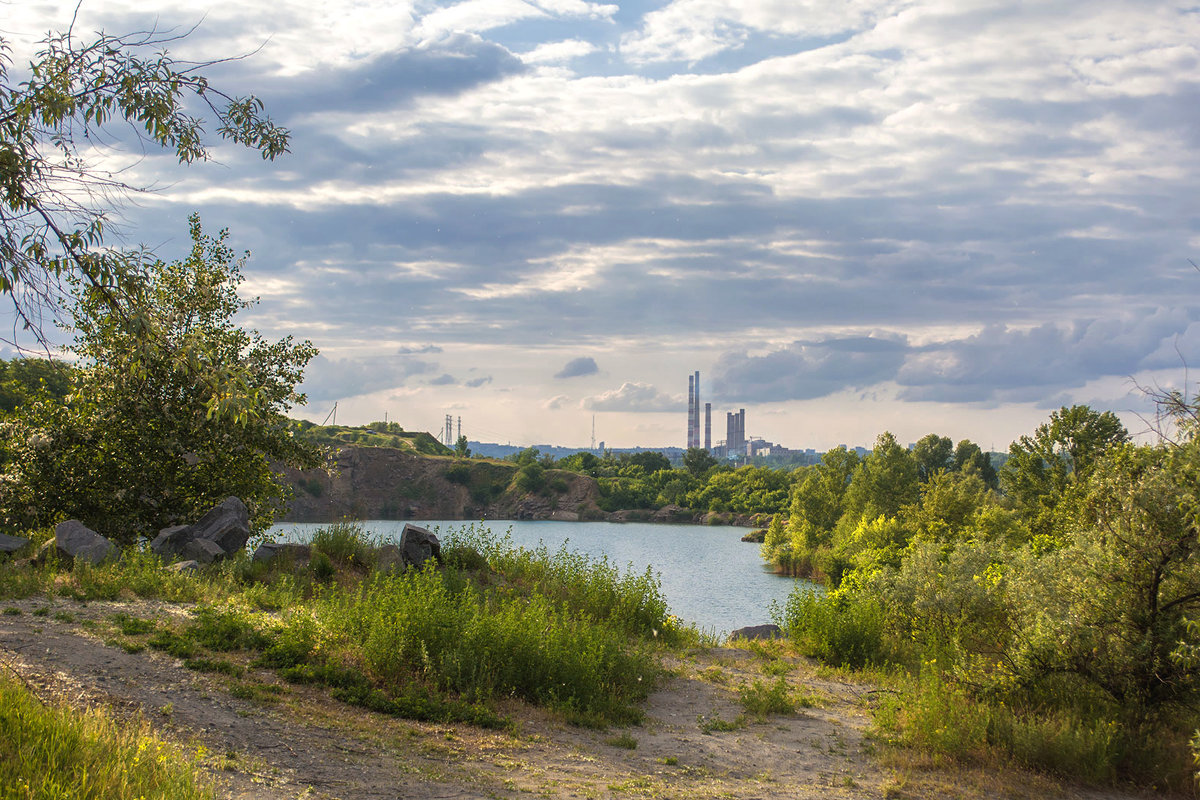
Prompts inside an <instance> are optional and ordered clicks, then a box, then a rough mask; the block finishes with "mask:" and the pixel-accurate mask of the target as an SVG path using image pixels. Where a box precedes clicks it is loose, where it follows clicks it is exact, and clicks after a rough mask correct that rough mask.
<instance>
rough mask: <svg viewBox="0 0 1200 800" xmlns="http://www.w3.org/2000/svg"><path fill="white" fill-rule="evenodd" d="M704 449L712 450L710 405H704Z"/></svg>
mask: <svg viewBox="0 0 1200 800" xmlns="http://www.w3.org/2000/svg"><path fill="white" fill-rule="evenodd" d="M704 449H705V450H712V403H705V404H704Z"/></svg>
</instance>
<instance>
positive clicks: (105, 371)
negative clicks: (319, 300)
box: [0, 216, 318, 541]
mask: <svg viewBox="0 0 1200 800" xmlns="http://www.w3.org/2000/svg"><path fill="white" fill-rule="evenodd" d="M191 236H192V249H191V252H190V254H189V255H188V257H187V258H185V259H183V260H181V261H176V262H173V263H170V264H164V263H162V262H160V261H153V262H148V263H145V264H143V268H142V272H141V274H140V275H138V276H137V280H136V281H135V282H132V283H131V284H130V285H131V286H132V287H134V288H135V289H136V291H137V294H136V295H135V296H132V297H130V298H128V299H127V300H126V301H124V302H123V303H121V304H119V305H117V306H115V307H114V305H113V300H114V298H113V297H112V296H109V295H106V293H104V292H103V290H101V289H99V288H97V287H95V286H92V285H91V284H86V283H81V284H79V285H77V289H76V291H77V294H76V300H75V304H74V306H73V308H72V311H71V314H72V318H73V323H74V330H75V333H76V338H75V342H74V344H73V345H72V347H71V349H72V351H73V352H74V354H75V355H76V356H77V357H78V364H79V366H78V368H77V370H76V372H75V374H74V378H73V385H72V392H71V394H70V395H69V396H68V398H67V399H66V402H63V401H61V400H57V399H55V398H52V397H48V396H43V397H42V398H41V399H40V400H38V401H36V402H34V403H31V404H26V405H22V406H21V407H19V408H18V409H17V411H16V412H15V413H14V415H13V417H12V418H11V419H10V420H9V422H8V424H7V425H6V426H5V427H4V429H3V431H4V432H3V439H2V440H0V447H2V450H3V456H4V463H3V474H0V514H2V515H3V523H4V524H5V525H7V526H9V527H16V528H29V527H37V526H44V525H49V524H53V523H55V522H57V521H59V520H60V519H63V518H66V517H75V518H78V519H80V520H82V521H83V522H84V523H86V524H88V525H89V526H90V527H92V528H94V529H95V530H98V531H100V532H101V533H104V534H106V535H109V536H111V537H115V538H117V539H119V540H121V541H131V540H133V539H134V538H136V537H137V536H142V535H150V534H152V533H154V532H155V531H157V530H158V529H160V528H162V527H166V526H168V525H174V524H179V523H183V522H191V521H194V520H195V519H196V518H197V517H198V516H199V515H200V514H202V513H203V512H204V511H206V510H207V509H208V508H209V507H211V506H212V505H213V504H215V503H217V502H219V501H220V500H222V499H224V498H225V497H227V496H229V495H237V496H238V497H240V498H242V500H244V501H245V502H246V505H247V506H248V508H249V510H250V514H251V521H252V525H253V527H254V528H255V529H256V530H262V529H264V528H265V527H266V526H268V525H269V524H270V523H271V522H273V520H274V517H275V514H276V512H277V511H278V510H280V509H281V508H282V505H283V502H284V500H285V499H286V497H287V490H286V488H285V487H284V486H283V485H282V484H281V483H280V480H279V477H278V475H277V474H276V472H275V470H274V465H275V464H286V465H292V466H297V467H312V466H316V465H317V463H318V457H317V456H318V453H317V450H316V449H315V447H313V446H311V445H308V444H305V443H304V442H303V441H302V440H301V439H299V438H296V437H293V436H292V429H293V425H292V423H291V421H290V420H289V419H288V418H287V417H286V412H287V410H288V409H289V408H291V407H292V406H293V405H294V404H297V403H301V402H303V396H302V395H299V394H297V393H296V391H295V387H296V385H297V384H298V383H299V382H300V380H301V378H302V376H303V369H304V366H305V365H306V364H307V363H308V361H309V360H310V359H311V358H312V357H313V356H314V355H315V354H316V348H314V347H313V346H312V345H311V344H310V343H309V342H294V341H293V340H292V339H291V337H288V338H285V339H283V340H280V341H278V342H268V341H265V340H264V339H263V338H262V337H261V336H260V335H259V334H258V333H257V332H256V331H246V330H243V329H242V328H241V327H239V326H237V325H236V324H235V323H234V321H233V318H234V316H235V315H236V314H237V312H238V311H240V310H241V309H243V308H245V307H247V306H248V305H250V303H248V302H245V301H242V300H241V299H240V298H239V297H238V294H237V287H238V285H239V284H240V282H241V280H242V276H241V269H242V264H243V262H244V260H245V259H244V257H243V258H240V259H239V258H237V257H236V256H235V254H234V252H233V250H231V249H230V248H229V246H228V245H227V244H226V238H227V233H226V232H224V231H222V232H221V234H219V235H218V236H217V237H211V236H207V235H205V234H204V232H203V230H202V229H201V226H200V221H199V219H198V218H197V217H195V216H193V217H192V219H191ZM130 308H137V309H141V311H140V312H139V313H137V314H132V313H129V309H130ZM179 354H187V356H188V358H189V361H192V360H194V363H186V364H181V363H180V361H179V359H178V357H177V356H178V355H179ZM231 376H232V377H231ZM244 398H249V399H250V402H251V403H252V406H253V407H252V409H250V410H247V409H246V408H244V407H243V406H242V405H241V399H244ZM231 404H232V405H231Z"/></svg>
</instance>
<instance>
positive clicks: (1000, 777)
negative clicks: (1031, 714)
mask: <svg viewBox="0 0 1200 800" xmlns="http://www.w3.org/2000/svg"><path fill="white" fill-rule="evenodd" d="M3 605H4V606H5V607H6V608H16V609H18V610H19V611H20V612H21V613H20V614H14V613H11V612H9V613H7V614H2V615H0V662H2V663H0V669H11V670H12V671H13V672H15V673H16V674H18V675H19V676H20V677H21V678H22V679H23V680H24V681H25V682H26V684H27V685H29V686H30V687H31V688H32V689H33V690H34V691H35V692H36V693H37V694H38V695H39V696H41V697H42V698H43V699H45V700H48V701H49V700H62V701H65V702H68V703H70V704H72V705H74V706H104V707H107V708H110V709H111V710H112V712H113V713H114V714H115V715H117V716H118V717H122V718H128V719H131V720H132V719H139V718H140V719H145V720H149V721H150V723H151V724H152V725H153V726H154V727H155V728H156V729H158V731H159V732H160V733H161V734H163V735H165V736H167V737H168V738H171V739H173V740H175V741H178V742H181V743H183V744H185V745H187V746H188V747H192V748H199V747H200V746H203V748H204V750H205V751H206V753H207V755H206V756H205V758H204V764H205V768H206V770H207V772H208V773H209V778H210V779H211V780H212V781H213V783H214V785H215V787H216V790H217V794H218V796H219V797H225V798H268V799H271V798H340V799H341V800H367V799H368V798H413V799H414V800H425V799H427V798H428V799H430V800H432V799H433V798H517V797H526V796H536V797H546V798H624V797H656V798H657V797H663V798H681V799H683V800H704V799H706V798H747V799H748V798H848V799H849V798H880V797H887V798H942V797H960V798H990V797H1000V796H1003V797H1029V798H1042V797H1061V798H1097V799H1099V798H1106V799H1108V798H1113V799H1115V798H1119V797H1129V796H1132V795H1126V794H1121V793H1115V792H1110V791H1092V790H1086V789H1077V788H1073V787H1064V786H1062V785H1060V784H1058V783H1056V782H1054V781H1052V780H1050V779H1048V778H1044V777H1040V776H1036V775H1029V774H1025V773H1020V772H1017V771H1013V770H1011V769H1004V770H1001V769H995V768H993V769H987V768H983V767H979V768H964V767H961V766H956V765H952V764H950V765H947V764H939V763H937V762H936V761H934V760H930V759H925V758H921V757H919V756H911V755H907V754H904V753H902V752H900V753H898V752H897V751H895V750H894V749H892V748H889V747H886V746H883V745H879V744H877V743H876V742H874V741H873V740H872V738H871V737H870V736H869V728H870V704H871V703H872V702H873V698H875V697H877V695H876V694H874V691H873V688H872V687H870V686H864V685H859V684H849V683H844V682H840V681H838V680H831V679H829V678H828V677H827V676H825V677H822V676H823V675H824V673H822V672H821V671H820V670H818V669H816V667H815V666H814V665H812V664H811V663H809V662H808V661H806V660H805V659H791V660H790V661H791V665H792V666H793V667H794V668H793V669H792V670H791V671H790V672H788V673H787V674H786V676H785V678H786V680H787V681H788V682H789V683H790V684H791V685H792V686H793V687H795V688H797V689H800V690H802V691H803V692H804V693H805V694H807V695H809V696H813V697H815V698H817V700H818V702H817V704H816V706H815V707H813V708H808V709H803V710H801V711H799V712H797V713H795V714H789V715H773V716H769V717H766V718H764V719H761V720H760V719H753V718H751V719H749V720H739V717H740V716H741V715H742V714H743V713H744V711H743V708H742V705H741V703H740V702H739V700H738V693H737V689H738V687H740V686H743V685H746V684H748V683H750V682H752V681H754V680H762V681H764V682H771V681H774V680H775V677H773V676H768V675H764V673H763V665H764V664H765V663H766V662H765V660H764V659H762V658H761V657H760V656H758V655H756V654H755V653H754V652H751V651H750V650H745V649H737V648H732V647H723V648H712V649H705V650H700V651H696V652H694V653H689V654H686V655H682V656H679V657H676V658H675V659H674V660H673V661H672V662H671V663H669V664H668V665H667V666H668V668H669V669H670V672H671V676H670V677H668V678H667V679H666V680H664V681H663V682H662V684H661V685H660V687H659V688H658V690H657V691H655V692H654V693H653V694H652V695H651V697H650V699H649V700H648V702H647V704H646V707H645V712H646V719H645V721H644V723H643V724H641V725H638V726H634V727H630V728H626V729H609V730H606V731H601V730H592V729H586V728H579V727H575V726H572V725H570V724H568V723H567V722H565V721H564V720H563V719H562V718H561V717H559V716H558V715H556V714H554V713H551V712H548V711H545V710H542V709H537V708H532V707H530V706H528V705H526V704H523V703H519V702H516V701H512V702H509V703H506V704H505V706H504V707H503V708H502V709H501V710H502V711H503V712H504V713H506V714H509V715H510V716H511V717H512V718H513V719H514V720H515V721H516V725H515V727H514V730H511V731H488V730H481V729H478V728H474V727H471V726H465V725H461V726H459V725H434V724H426V723H420V722H412V721H406V720H397V719H394V718H391V717H385V716H381V715H378V714H373V713H371V712H367V711H363V710H361V709H357V708H353V707H350V706H346V705H343V704H341V703H338V702H337V701H334V700H332V699H331V698H330V697H329V696H328V694H327V693H326V692H325V691H324V690H322V689H319V688H312V687H303V686H293V685H290V684H282V683H281V682H280V681H279V679H278V678H277V677H276V676H275V675H274V674H273V673H272V672H270V671H267V670H251V671H250V672H249V673H248V674H247V675H246V676H245V677H243V678H239V679H233V678H229V677H225V676H222V675H217V674H209V673H197V672H193V671H191V670H188V669H185V668H184V667H183V665H182V662H181V661H179V660H178V659H174V658H171V657H169V656H166V655H164V654H162V653H159V652H154V651H152V650H143V651H141V652H136V653H129V652H126V651H125V650H124V649H122V648H121V647H119V646H117V644H115V643H113V642H112V626H111V618H112V616H113V615H114V614H116V613H117V612H124V613H126V614H129V615H130V616H135V617H142V618H155V617H158V618H170V617H172V616H179V615H185V614H188V613H189V611H188V609H187V608H186V607H182V606H175V605H170V604H163V603H155V602H146V601H138V602H129V603H101V602H91V603H87V604H81V603H76V602H73V601H64V600H58V601H56V602H55V603H54V604H53V605H52V606H51V607H50V613H49V614H46V615H43V616H34V614H33V612H34V611H35V610H37V609H39V608H45V607H46V606H47V601H46V600H44V599H38V598H33V599H29V600H23V601H6V602H5V603H4V604H3ZM106 641H109V642H110V643H108V644H106ZM247 687H251V688H252V689H253V691H251V692H247V691H246V688H247ZM231 690H232V691H235V692H237V693H238V695H239V696H234V694H231ZM239 690H240V691H239ZM246 697H248V699H243V698H246ZM718 721H720V722H718ZM722 722H723V723H727V724H724V725H722V724H721V723H722ZM721 728H729V729H728V730H722V729H721Z"/></svg>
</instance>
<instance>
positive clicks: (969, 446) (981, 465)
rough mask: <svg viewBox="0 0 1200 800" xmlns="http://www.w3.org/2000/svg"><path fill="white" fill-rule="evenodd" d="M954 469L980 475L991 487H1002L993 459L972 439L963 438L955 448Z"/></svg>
mask: <svg viewBox="0 0 1200 800" xmlns="http://www.w3.org/2000/svg"><path fill="white" fill-rule="evenodd" d="M954 469H955V471H956V472H965V473H968V474H972V475H978V476H979V477H980V479H981V480H982V481H983V482H984V483H986V484H987V485H988V488H989V489H998V488H999V487H1000V478H999V476H998V475H997V474H996V468H995V467H993V466H992V459H991V458H990V457H989V456H988V454H987V453H985V452H983V450H982V449H981V448H980V447H979V445H977V444H975V443H974V442H972V441H971V440H970V439H963V440H962V441H960V442H959V443H958V445H957V446H956V447H955V448H954Z"/></svg>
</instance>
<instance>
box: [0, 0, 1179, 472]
mask: <svg viewBox="0 0 1200 800" xmlns="http://www.w3.org/2000/svg"><path fill="white" fill-rule="evenodd" d="M75 14H76V3H75V2H74V0H69V1H67V0H45V2H38V3H9V4H7V5H6V6H5V23H4V27H5V31H4V33H3V36H4V38H5V41H6V42H8V43H9V44H10V45H11V47H12V60H13V66H12V69H11V70H10V76H11V78H12V79H14V80H17V81H19V80H21V79H22V69H23V68H24V67H23V65H24V64H25V63H26V62H27V61H28V58H29V55H30V53H31V52H32V51H33V49H34V48H35V46H36V41H37V39H38V38H39V37H40V36H42V35H43V34H44V33H45V32H46V31H47V30H51V29H63V28H65V27H66V26H67V25H69V24H70V23H71V20H72V17H73V16H74V15H75ZM193 27H195V30H192V28H193ZM101 28H103V29H105V30H106V31H108V32H109V33H114V34H120V33H125V32H129V31H137V30H148V29H151V28H157V29H158V30H160V31H163V32H164V33H165V34H167V35H170V34H172V33H177V34H182V33H185V32H188V31H191V32H190V33H187V36H186V37H184V38H182V39H180V40H178V41H172V42H170V43H169V47H170V48H171V51H172V53H173V54H174V55H176V56H178V57H179V58H183V59H193V60H197V61H204V60H214V59H221V58H226V57H230V56H240V55H246V56H247V57H245V58H238V59H234V60H231V61H226V62H223V63H220V64H217V65H213V66H211V67H210V68H208V69H207V70H205V72H206V74H207V75H208V76H209V78H210V79H211V81H212V84H213V86H215V87H218V88H220V89H223V90H225V91H228V92H230V93H232V94H249V93H253V94H255V95H257V96H259V97H260V98H261V99H262V100H263V102H264V104H265V105H266V108H267V110H268V111H270V112H271V113H272V114H273V115H274V116H275V118H276V119H277V121H279V122H280V123H281V124H283V125H285V126H287V127H288V128H289V129H290V130H291V131H292V140H291V153H290V154H289V155H287V156H285V157H284V158H282V159H279V160H278V161H276V162H273V163H263V162H262V160H261V159H258V158H257V157H256V156H255V155H254V154H253V153H250V152H243V151H240V150H239V149H238V148H235V147H224V146H218V147H217V148H216V150H215V151H214V155H215V158H214V160H213V161H212V162H210V163H205V164H193V165H190V166H188V167H186V168H185V167H180V166H179V165H176V164H172V163H171V161H170V158H169V157H167V156H165V155H163V154H161V153H158V152H155V151H153V150H152V149H149V150H148V149H146V148H143V147H141V146H140V145H139V144H137V143H135V142H131V141H126V140H123V139H122V138H121V137H120V136H116V138H113V139H102V140H99V141H96V142H95V145H96V150H95V151H94V152H91V153H89V155H90V156H92V157H93V158H94V160H96V161H97V162H98V163H103V164H104V165H105V167H106V168H111V169H113V170H122V171H121V172H120V174H121V176H122V179H123V180H127V181H128V182H130V183H132V184H134V185H145V186H152V187H155V191H153V192H152V193H150V194H147V195H143V196H140V197H138V198H136V199H135V201H134V202H130V203H127V204H125V205H124V206H123V207H122V208H121V209H120V210H119V212H118V213H117V214H116V215H114V218H113V220H112V222H113V223H114V225H115V226H116V227H117V228H118V229H119V232H120V233H121V234H122V235H123V237H124V241H125V243H127V244H128V245H130V246H133V245H136V244H138V243H145V244H146V245H148V246H150V247H153V248H154V249H155V250H156V252H157V253H158V254H159V255H160V256H162V257H163V258H167V259H170V258H178V257H180V256H182V255H184V253H185V251H186V249H187V247H188V235H187V216H188V214H189V213H191V212H193V211H196V212H199V214H200V215H201V218H202V220H203V223H204V225H205V227H206V228H207V229H209V230H212V231H214V232H215V231H217V230H219V229H221V228H224V227H228V228H229V229H230V238H229V242H230V244H231V246H232V247H234V248H235V249H237V250H242V249H249V250H251V251H252V256H251V258H250V260H249V261H248V262H247V265H246V269H245V275H246V283H245V287H244V288H245V291H246V294H247V295H253V296H258V297H260V298H261V302H260V304H259V305H258V306H256V307H255V308H253V309H251V310H249V311H247V312H246V313H245V314H244V315H243V317H242V319H243V321H244V322H245V323H246V324H248V325H252V326H254V327H257V328H258V329H259V330H261V331H262V332H263V333H264V335H266V336H267V337H268V338H272V339H274V338H278V337H281V336H284V335H294V336H296V337H297V338H301V339H310V340H312V341H313V343H314V344H315V345H316V346H317V347H319V348H320V350H321V355H320V356H319V357H318V358H317V359H316V360H315V361H314V362H313V363H312V364H311V365H310V368H309V370H308V372H307V376H306V381H305V384H304V388H305V390H306V391H307V392H308V395H309V405H308V407H307V408H301V409H298V410H297V411H296V413H297V415H302V416H304V417H306V418H308V419H312V420H314V421H317V422H320V421H321V420H322V419H323V418H324V417H325V415H326V414H327V413H328V412H329V410H330V409H331V408H332V407H333V404H334V403H335V402H336V403H338V408H339V411H338V418H339V421H345V422H352V423H366V422H369V421H371V420H376V419H382V418H383V417H384V415H385V414H387V415H388V418H389V419H394V420H397V421H399V422H401V424H403V425H404V426H405V427H406V428H419V429H424V430H428V431H430V432H435V433H436V432H437V431H439V430H441V429H442V428H443V427H444V419H445V416H446V415H447V414H449V415H452V416H453V417H454V418H455V419H457V418H458V417H460V416H461V417H462V420H463V432H464V434H466V435H468V437H469V438H480V439H494V440H496V441H512V442H515V443H528V444H532V443H535V442H539V441H547V440H549V441H557V442H562V443H564V444H566V445H569V446H575V445H576V444H577V445H578V446H579V447H580V448H581V449H586V446H587V445H588V444H589V443H590V441H591V432H592V419H593V417H595V423H596V427H595V433H596V438H597V439H602V440H604V441H606V442H607V443H609V444H610V445H611V446H614V447H622V446H635V445H636V446H644V447H662V446H670V445H677V444H678V443H679V442H680V441H681V440H683V439H684V436H685V435H686V427H682V426H681V423H682V422H683V419H682V418H681V416H682V414H684V413H686V412H687V411H688V403H687V396H686V394H685V392H684V388H683V385H682V383H683V382H682V380H681V376H682V375H683V374H684V373H686V372H689V371H693V372H694V371H696V370H699V371H700V372H701V374H702V376H703V392H702V393H703V399H704V401H705V402H711V403H712V409H713V413H714V414H715V415H716V417H717V420H716V422H715V427H716V430H715V431H713V436H714V438H720V437H721V436H722V435H723V434H724V430H723V428H724V425H723V424H722V422H721V420H722V417H721V412H736V411H737V410H738V409H740V408H744V409H745V410H746V431H745V433H746V434H747V435H748V436H761V437H763V438H765V439H769V440H771V441H775V442H780V443H784V444H788V445H791V446H798V447H801V446H802V447H813V448H815V449H822V450H823V449H828V448H829V447H833V446H836V445H837V444H843V443H844V444H848V445H851V446H864V447H870V446H871V444H872V442H873V441H874V439H875V436H876V435H877V434H878V433H880V432H882V431H884V430H890V431H892V432H893V433H894V434H895V436H896V437H897V439H898V440H900V441H904V442H908V441H916V440H917V439H919V438H920V437H921V436H923V435H925V434H927V433H931V432H934V433H938V434H940V435H944V436H949V437H950V438H951V439H954V440H955V441H957V440H959V439H964V438H966V439H971V440H972V441H975V442H977V443H978V444H979V445H980V446H981V447H983V448H985V449H995V450H1005V449H1007V446H1008V443H1009V442H1010V441H1012V440H1013V439H1014V438H1016V437H1018V436H1020V435H1022V434H1025V433H1029V432H1031V431H1032V430H1033V429H1034V428H1035V427H1036V426H1037V425H1038V424H1039V423H1041V422H1043V421H1045V420H1046V419H1047V417H1048V416H1049V414H1050V412H1051V411H1052V410H1054V409H1056V408H1058V407H1059V406H1061V405H1072V404H1076V403H1086V404H1089V405H1092V406H1093V407H1095V408H1097V409H1101V410H1112V411H1115V412H1117V413H1119V414H1120V415H1121V417H1122V419H1123V420H1124V421H1125V423H1126V425H1127V426H1129V427H1130V429H1131V430H1134V431H1135V432H1137V431H1139V430H1145V429H1146V425H1145V423H1143V422H1142V421H1141V419H1140V418H1139V414H1140V415H1142V416H1149V415H1150V414H1151V412H1152V408H1151V406H1150V404H1149V403H1148V401H1147V400H1146V398H1145V397H1144V396H1143V395H1142V394H1141V393H1140V392H1139V390H1138V389H1137V384H1141V385H1145V386H1155V385H1158V386H1163V387H1174V386H1179V385H1180V384H1181V381H1182V380H1183V378H1184V375H1185V365H1186V364H1187V363H1188V362H1192V361H1198V360H1200V305H1198V303H1197V301H1196V298H1197V297H1200V274H1198V273H1197V271H1196V269H1194V268H1193V266H1192V264H1191V263H1190V262H1189V259H1192V260H1195V261H1198V262H1200V230H1198V229H1197V225H1196V214H1195V208H1196V187H1197V185H1200V148H1197V147H1196V143H1197V142H1200V118H1198V116H1197V114H1196V112H1195V109H1196V108H1197V106H1198V104H1200V88H1198V87H1200V12H1198V11H1197V9H1196V8H1195V5H1194V3H1186V2H1182V0H1162V1H1161V2H1154V3H1147V2H1144V0H1092V2H1088V3H1082V2H1078V0H1074V1H1071V0H1045V2H1039V3H1022V2H1017V0H982V1H981V2H973V3H969V4H964V3H959V2H955V0H904V2H898V1H897V0H855V1H854V2H845V3H828V2H816V0H796V2H791V3H780V2H777V1H776V0H748V2H744V3H737V4H734V3H709V2H703V0H643V1H642V2H628V3H621V4H612V3H605V2H591V1H590V0H464V1H463V2H442V1H440V0H421V2H415V0H413V1H412V2H405V0H386V2H385V0H355V2H353V3H350V2H345V1H344V0H330V1H329V2H318V1H317V0H278V2H273V3H270V4H261V3H245V2H240V1H236V0H202V2H193V1H192V0H188V2H184V1H183V0H104V2H85V3H83V4H82V5H79V7H78V17H77V19H76V22H75V35H76V36H77V37H84V36H86V35H88V34H89V33H90V32H91V31H95V30H98V29H101ZM209 130H212V126H211V124H210V125H209ZM114 241H116V240H114ZM5 322H6V321H5V320H0V324H4V323H5ZM62 335H65V334H62ZM701 413H703V412H702V409H701Z"/></svg>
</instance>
